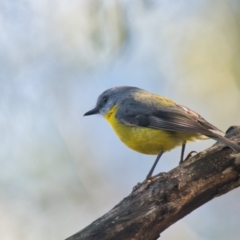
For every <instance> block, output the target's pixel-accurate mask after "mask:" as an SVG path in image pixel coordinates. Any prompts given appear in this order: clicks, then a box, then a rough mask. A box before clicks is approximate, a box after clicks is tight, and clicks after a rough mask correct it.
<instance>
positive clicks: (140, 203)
mask: <svg viewBox="0 0 240 240" xmlns="http://www.w3.org/2000/svg"><path fill="white" fill-rule="evenodd" d="M226 137H228V138H230V139H232V140H233V141H236V142H240V127H230V128H229V130H228V131H227V135H226ZM239 177H240V153H239V152H236V151H234V150H232V149H231V148H229V147H226V146H224V145H223V144H220V143H217V144H214V145H213V146H212V147H210V148H209V149H207V150H205V151H203V152H200V153H198V154H197V155H195V156H194V157H191V158H190V159H189V160H187V161H186V162H183V163H182V164H181V165H180V166H178V167H176V168H174V169H172V170H171V171H169V172H168V173H160V174H159V175H158V177H156V178H155V179H154V180H152V181H150V182H148V183H143V184H141V185H140V186H138V187H137V189H135V190H134V191H133V192H132V193H131V194H130V195H129V196H127V197H126V198H124V199H123V200H122V201H121V202H120V203H119V204H118V205H116V206H115V207H114V208H113V209H112V210H111V211H109V212H108V213H106V214H105V215H103V216H102V217H100V218H99V219H97V220H96V221H94V222H93V223H92V224H90V225H89V226H87V227H86V228H84V229H83V230H81V231H79V232H78V233H76V234H74V235H73V236H71V237H69V238H68V239H67V240H100V239H101V240H112V239H114V240H122V239H126V240H127V239H131V240H146V239H147V240H156V239H157V238H158V237H159V236H160V233H161V232H163V231H164V230H165V229H166V228H168V227H169V226H171V225H172V224H173V223H175V222H176V221H178V220H179V219H181V218H183V217H184V216H186V215H187V214H189V213H190V212H192V211H193V210H195V209H196V208H198V207H200V206H201V205H203V204H204V203H206V202H208V201H210V200H211V199H213V198H215V197H218V196H220V195H222V194H225V193H227V192H229V191H231V190H232V189H234V188H237V187H238V186H239V185H240V179H239Z"/></svg>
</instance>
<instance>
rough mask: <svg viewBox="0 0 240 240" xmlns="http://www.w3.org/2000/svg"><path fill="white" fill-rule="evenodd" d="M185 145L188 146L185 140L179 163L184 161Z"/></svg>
mask: <svg viewBox="0 0 240 240" xmlns="http://www.w3.org/2000/svg"><path fill="white" fill-rule="evenodd" d="M185 146H186V142H183V145H182V151H181V157H180V162H179V165H180V164H181V163H182V162H183V157H184V151H185Z"/></svg>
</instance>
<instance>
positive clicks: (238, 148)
mask: <svg viewBox="0 0 240 240" xmlns="http://www.w3.org/2000/svg"><path fill="white" fill-rule="evenodd" d="M212 134H213V135H208V137H210V138H213V139H214V140H216V141H219V142H221V143H224V144H226V145H227V146H228V147H230V148H232V149H234V150H236V151H238V152H240V145H238V144H237V143H235V142H233V141H231V140H229V139H228V138H225V137H223V136H221V135H218V134H216V133H213V132H212Z"/></svg>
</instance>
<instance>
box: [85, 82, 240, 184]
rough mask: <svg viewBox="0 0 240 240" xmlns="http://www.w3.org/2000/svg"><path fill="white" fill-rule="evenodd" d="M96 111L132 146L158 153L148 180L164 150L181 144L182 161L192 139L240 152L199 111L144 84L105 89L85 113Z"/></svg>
mask: <svg viewBox="0 0 240 240" xmlns="http://www.w3.org/2000/svg"><path fill="white" fill-rule="evenodd" d="M93 114H100V115H102V116H103V117H104V118H105V119H106V120H107V121H108V122H109V123H110V125H111V126H112V128H113V130H114V131H115V133H116V134H117V136H118V137H119V138H120V140H121V141H122V142H123V143H124V144H125V145H127V146H128V147H129V148H131V149H132V150H135V151H137V152H140V153H143V154H149V155H157V158H156V160H155V162H154V164H153V166H152V167H151V169H150V171H149V173H148V174H147V176H146V180H148V179H150V178H151V177H152V174H153V171H154V169H155V167H156V165H157V163H158V161H159V159H160V157H161V156H162V154H163V153H165V152H167V151H170V150H172V149H174V148H176V147H178V146H182V150H181V156H180V162H179V163H180V164H181V163H182V162H183V161H184V150H185V145H186V143H188V142H191V141H197V140H203V139H208V138H211V139H214V140H216V141H219V142H221V143H224V144H225V145H227V146H228V147H230V148H232V149H234V150H236V151H239V152H240V145H237V144H236V143H234V142H232V141H231V140H229V139H227V138H225V137H224V136H222V135H220V133H222V131H221V130H220V129H218V128H217V127H215V126H214V125H212V124H211V123H209V122H208V121H206V120H205V119H204V118H203V117H202V116H200V115H199V114H198V113H196V112H194V111H192V110H191V109H189V108H187V107H185V106H183V105H180V104H177V103H175V102H174V101H173V100H171V99H168V98H166V97H163V96H160V95H157V94H154V93H151V92H148V91H146V90H144V89H141V88H137V87H131V86H118V87H112V88H109V89H107V90H105V91H104V92H103V93H102V94H100V96H99V97H98V99H97V103H96V106H95V107H94V108H93V109H91V110H90V111H88V112H86V113H85V114H84V116H89V115H93Z"/></svg>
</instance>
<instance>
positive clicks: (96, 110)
mask: <svg viewBox="0 0 240 240" xmlns="http://www.w3.org/2000/svg"><path fill="white" fill-rule="evenodd" d="M98 113H99V109H98V108H96V107H95V108H94V109H92V110H90V111H88V112H86V113H85V114H84V115H83V116H89V115H93V114H98Z"/></svg>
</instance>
